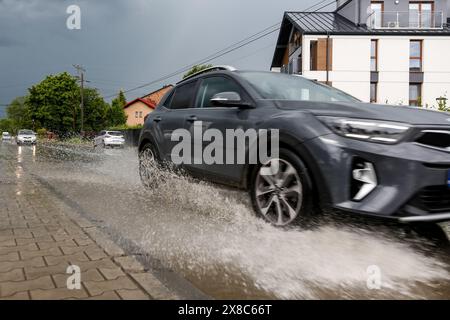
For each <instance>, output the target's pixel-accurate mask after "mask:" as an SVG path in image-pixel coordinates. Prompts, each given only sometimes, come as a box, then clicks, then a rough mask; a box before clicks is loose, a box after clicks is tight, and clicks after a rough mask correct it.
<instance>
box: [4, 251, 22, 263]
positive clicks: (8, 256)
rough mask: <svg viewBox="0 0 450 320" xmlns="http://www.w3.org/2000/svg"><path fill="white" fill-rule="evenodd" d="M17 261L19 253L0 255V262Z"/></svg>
mask: <svg viewBox="0 0 450 320" xmlns="http://www.w3.org/2000/svg"><path fill="white" fill-rule="evenodd" d="M18 260H19V253H18V252H10V253H7V254H2V255H0V262H5V261H18Z"/></svg>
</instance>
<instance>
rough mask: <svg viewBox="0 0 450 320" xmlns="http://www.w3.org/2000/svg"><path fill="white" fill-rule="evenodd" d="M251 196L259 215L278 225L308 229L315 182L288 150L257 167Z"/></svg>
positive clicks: (253, 176)
mask: <svg viewBox="0 0 450 320" xmlns="http://www.w3.org/2000/svg"><path fill="white" fill-rule="evenodd" d="M250 193H251V199H252V204H253V207H254V209H255V211H256V214H257V215H258V216H259V217H261V218H263V219H265V220H266V221H268V222H269V223H271V224H273V225H275V226H278V227H284V226H290V225H293V224H296V223H299V224H301V225H303V226H304V225H306V223H307V222H308V221H309V220H310V217H311V213H312V203H313V201H312V183H311V179H310V177H309V176H308V173H307V170H306V167H305V166H304V164H303V162H302V161H301V160H300V158H299V157H298V156H297V155H296V154H295V153H293V152H291V151H289V150H287V149H280V152H279V157H278V158H275V159H271V160H270V161H269V162H267V163H265V164H263V165H260V166H259V167H257V168H255V170H254V172H253V174H252V177H251V187H250Z"/></svg>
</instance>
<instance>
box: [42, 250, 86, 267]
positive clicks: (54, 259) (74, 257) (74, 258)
mask: <svg viewBox="0 0 450 320" xmlns="http://www.w3.org/2000/svg"><path fill="white" fill-rule="evenodd" d="M44 259H45V261H46V262H47V264H48V265H49V266H53V265H55V264H59V263H61V262H68V263H70V264H76V265H79V264H80V262H82V261H89V258H88V257H86V255H85V254H84V253H83V252H79V253H75V254H69V255H62V256H48V257H44Z"/></svg>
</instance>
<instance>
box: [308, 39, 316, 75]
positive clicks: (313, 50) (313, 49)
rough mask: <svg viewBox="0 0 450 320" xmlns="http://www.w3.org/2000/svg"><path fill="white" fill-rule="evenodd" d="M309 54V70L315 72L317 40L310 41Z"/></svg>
mask: <svg viewBox="0 0 450 320" xmlns="http://www.w3.org/2000/svg"><path fill="white" fill-rule="evenodd" d="M309 54H310V66H309V70H311V71H315V70H317V40H313V41H311V43H310V51H309Z"/></svg>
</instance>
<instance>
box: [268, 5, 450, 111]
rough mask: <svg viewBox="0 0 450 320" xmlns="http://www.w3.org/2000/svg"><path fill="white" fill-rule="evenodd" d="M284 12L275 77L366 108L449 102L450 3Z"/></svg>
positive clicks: (276, 56)
mask: <svg viewBox="0 0 450 320" xmlns="http://www.w3.org/2000/svg"><path fill="white" fill-rule="evenodd" d="M336 2H337V9H336V10H335V11H333V12H285V14H284V18H283V22H282V25H281V29H280V33H279V37H278V42H277V46H276V49H275V53H274V57H273V61H272V70H273V71H281V72H286V73H291V74H301V75H303V76H305V77H307V78H311V79H315V80H317V81H321V82H323V83H327V84H329V85H332V86H333V87H336V88H339V89H341V90H344V91H346V92H348V93H349V94H351V95H353V96H355V97H357V98H359V99H361V100H362V101H366V102H376V103H390V104H402V105H408V104H409V105H419V104H421V105H428V106H436V105H437V100H436V99H439V98H441V99H442V98H445V97H449V95H450V0H434V1H408V0H385V1H369V0H338V1H336Z"/></svg>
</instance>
